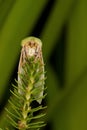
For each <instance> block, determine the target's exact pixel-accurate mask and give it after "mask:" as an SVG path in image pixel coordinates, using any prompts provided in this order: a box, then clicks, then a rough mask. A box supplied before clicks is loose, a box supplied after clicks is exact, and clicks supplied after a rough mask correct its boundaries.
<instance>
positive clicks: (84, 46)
mask: <svg viewBox="0 0 87 130" xmlns="http://www.w3.org/2000/svg"><path fill="white" fill-rule="evenodd" d="M27 36H35V37H38V38H40V39H41V40H42V42H43V55H44V61H45V64H46V65H45V67H46V71H47V81H46V85H47V87H48V90H47V91H48V96H47V98H46V102H47V105H48V111H47V117H46V122H47V126H46V127H45V128H43V130H48V129H49V130H87V0H0V127H1V128H4V126H5V125H6V123H7V120H6V119H5V117H6V113H5V111H4V107H6V106H7V105H8V103H7V100H8V98H9V96H10V92H9V89H10V88H11V87H12V85H11V84H12V83H14V79H15V78H17V66H18V62H19V57H20V51H21V46H20V43H21V40H22V39H24V38H25V37H27Z"/></svg>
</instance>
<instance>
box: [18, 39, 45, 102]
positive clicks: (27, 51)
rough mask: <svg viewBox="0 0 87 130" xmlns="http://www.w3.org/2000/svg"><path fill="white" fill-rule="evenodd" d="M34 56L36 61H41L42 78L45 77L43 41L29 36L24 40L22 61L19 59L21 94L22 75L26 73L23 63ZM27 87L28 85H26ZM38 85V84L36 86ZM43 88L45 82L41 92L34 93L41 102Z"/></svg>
mask: <svg viewBox="0 0 87 130" xmlns="http://www.w3.org/2000/svg"><path fill="white" fill-rule="evenodd" d="M32 57H33V58H34V61H35V62H36V61H37V60H39V61H40V63H41V65H42V66H41V67H42V74H41V75H40V77H39V78H40V80H41V79H44V65H43V64H44V63H43V57H42V42H41V40H40V39H38V38H35V37H28V38H26V39H24V40H23V41H22V50H21V56H20V61H19V66H18V84H19V85H18V92H19V93H20V94H23V93H22V90H21V88H20V87H21V85H22V81H21V77H20V75H21V74H22V75H23V73H24V71H23V65H24V64H26V58H28V59H31V58H32ZM38 71H39V68H38V69H37V70H36V72H38ZM26 87H27V86H26ZM36 87H37V86H36ZM43 89H44V82H43V83H42V89H41V91H40V92H39V93H37V94H34V95H33V97H37V98H38V99H37V100H36V101H37V102H38V103H39V104H41V102H42V99H41V97H42V96H43Z"/></svg>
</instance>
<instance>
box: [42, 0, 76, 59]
mask: <svg viewBox="0 0 87 130" xmlns="http://www.w3.org/2000/svg"><path fill="white" fill-rule="evenodd" d="M74 2H75V1H74V0H56V1H55V4H54V6H53V9H52V12H51V13H50V16H49V17H48V20H47V22H46V24H45V27H44V29H43V32H42V34H41V38H42V41H43V43H44V44H43V48H44V49H43V52H44V56H45V58H46V59H48V57H49V56H50V54H51V52H52V50H53V48H54V46H55V44H56V42H57V40H58V38H59V36H60V34H61V29H62V27H63V25H64V24H65V22H66V20H67V18H68V17H69V15H70V12H71V11H72V8H73V6H74Z"/></svg>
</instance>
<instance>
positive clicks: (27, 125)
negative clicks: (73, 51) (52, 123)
mask: <svg viewBox="0 0 87 130" xmlns="http://www.w3.org/2000/svg"><path fill="white" fill-rule="evenodd" d="M37 70H38V71H37ZM42 74H43V65H42V64H41V62H40V61H39V60H36V61H35V58H34V57H31V58H29V59H26V62H25V64H24V65H23V73H19V75H20V77H21V84H20V83H19V81H18V82H17V84H18V86H15V85H13V87H14V91H12V90H11V93H12V96H11V98H10V100H9V104H10V106H11V108H12V109H10V110H9V109H6V111H7V112H8V118H9V123H11V125H12V126H13V127H15V128H17V129H20V130H22V129H23V130H24V129H33V128H34V129H35V128H36V129H37V128H40V127H43V126H45V124H44V121H41V118H42V117H43V116H45V113H42V112H41V110H43V109H45V108H46V107H43V106H42V105H39V106H37V107H36V106H35V107H33V102H34V101H38V100H39V99H43V98H44V97H45V96H46V94H44V95H42V96H38V95H39V94H40V93H41V92H42V91H43V92H44V88H43V82H44V77H43V79H40V77H41V75H42ZM36 84H37V86H36ZM19 90H20V91H21V93H20V91H19ZM35 113H37V114H35Z"/></svg>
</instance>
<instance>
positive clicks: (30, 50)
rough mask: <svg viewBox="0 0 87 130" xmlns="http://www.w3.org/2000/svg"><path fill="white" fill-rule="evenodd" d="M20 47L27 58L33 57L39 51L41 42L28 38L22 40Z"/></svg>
mask: <svg viewBox="0 0 87 130" xmlns="http://www.w3.org/2000/svg"><path fill="white" fill-rule="evenodd" d="M22 47H23V48H24V51H26V54H27V56H34V55H37V54H38V51H40V50H41V47H42V42H41V40H40V39H38V38H35V37H28V38H26V39H24V40H22Z"/></svg>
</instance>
